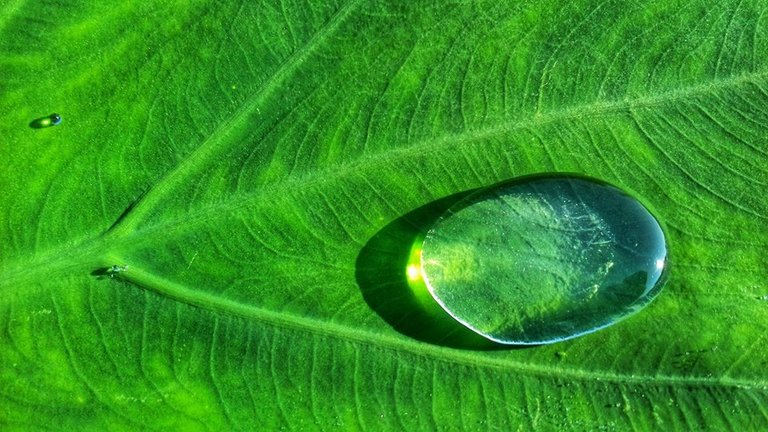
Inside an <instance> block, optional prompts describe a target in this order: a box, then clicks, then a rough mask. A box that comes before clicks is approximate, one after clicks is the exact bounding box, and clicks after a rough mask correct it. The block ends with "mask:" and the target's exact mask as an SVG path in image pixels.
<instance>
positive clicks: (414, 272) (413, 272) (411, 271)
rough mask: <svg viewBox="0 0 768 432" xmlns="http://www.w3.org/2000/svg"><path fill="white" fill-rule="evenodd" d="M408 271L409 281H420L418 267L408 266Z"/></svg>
mask: <svg viewBox="0 0 768 432" xmlns="http://www.w3.org/2000/svg"><path fill="white" fill-rule="evenodd" d="M401 268H402V267H401ZM406 271H407V272H408V280H411V281H415V280H419V268H418V267H416V266H415V265H413V264H411V265H409V266H408V269H407V270H406Z"/></svg>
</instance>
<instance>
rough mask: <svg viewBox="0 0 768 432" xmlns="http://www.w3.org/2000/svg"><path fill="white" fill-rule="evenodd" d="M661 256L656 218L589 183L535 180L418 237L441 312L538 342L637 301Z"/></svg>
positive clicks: (626, 310) (578, 330) (476, 200)
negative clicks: (422, 236)
mask: <svg viewBox="0 0 768 432" xmlns="http://www.w3.org/2000/svg"><path fill="white" fill-rule="evenodd" d="M666 257H667V247H666V244H665V239H664V233H663V232H662V230H661V227H660V226H659V223H658V222H657V221H656V219H655V218H654V217H653V216H652V215H651V214H650V212H649V211H648V210H647V209H646V208H645V207H643V205H642V204H640V203H639V202H638V201H637V200H636V199H634V198H632V197H631V196H629V195H628V194H626V193H624V192H623V191H621V190H619V189H617V188H615V187H613V186H610V185H607V184H605V183H602V182H598V181H595V180H590V179H586V178H577V177H566V176H557V177H546V178H542V177H539V178H532V179H528V180H523V181H513V182H505V183H501V184H498V185H494V186H491V187H489V188H485V189H482V190H480V191H478V192H476V193H474V194H471V195H469V196H468V197H466V198H464V199H463V200H461V201H460V202H458V203H457V204H456V205H454V206H453V207H451V208H450V209H449V210H448V211H447V212H446V213H445V214H444V215H442V216H441V217H440V219H438V220H437V221H436V222H435V224H434V225H433V226H432V227H431V229H430V230H429V231H428V232H427V234H426V236H425V237H424V240H423V243H422V245H421V251H420V271H421V277H422V278H423V281H424V283H426V286H427V288H428V290H429V292H430V293H431V294H432V296H433V297H434V299H435V300H437V302H438V303H439V304H440V305H441V306H442V307H443V309H445V310H446V311H447V312H448V313H449V314H451V315H452V316H453V317H454V318H456V319H457V320H458V321H459V322H461V323H462V324H464V325H465V326H467V327H469V328H470V329H472V330H474V331H475V332H477V333H479V334H480V335H482V336H485V337H486V338H488V339H491V340H494V341H496V342H500V343H505V344H523V345H526V344H544V343H552V342H557V341H561V340H565V339H570V338H573V337H576V336H579V335H583V334H586V333H591V332H594V331H596V330H599V329H601V328H604V327H606V326H609V325H611V324H614V323H616V322H617V321H619V320H620V319H622V318H625V317H627V316H628V315H630V314H632V313H634V312H637V311H638V310H640V309H641V308H643V307H644V306H645V305H647V304H648V303H649V302H650V301H651V300H652V299H653V298H654V297H655V296H656V295H657V294H658V293H659V291H660V289H661V286H662V282H663V279H664V278H663V277H662V274H663V273H664V270H665V266H666ZM411 271H412V270H411Z"/></svg>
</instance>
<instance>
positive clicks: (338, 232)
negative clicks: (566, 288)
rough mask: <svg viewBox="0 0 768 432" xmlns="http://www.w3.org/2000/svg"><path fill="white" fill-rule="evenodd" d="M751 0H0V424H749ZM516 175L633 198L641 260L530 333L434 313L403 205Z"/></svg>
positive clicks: (408, 208) (756, 37)
mask: <svg viewBox="0 0 768 432" xmlns="http://www.w3.org/2000/svg"><path fill="white" fill-rule="evenodd" d="M766 9H768V5H767V4H766V3H765V2H762V1H752V2H750V1H740V2H736V1H723V2H716V3H714V4H713V3H712V2H705V1H703V0H693V1H690V2H655V3H652V2H639V3H638V2H636V3H631V4H628V3H626V2H619V1H606V2H601V3H595V2H588V1H577V2H566V1H562V2H557V4H553V3H547V2H539V3H538V4H537V3H534V2H531V3H525V2H490V1H488V2H482V1H477V2H435V3H428V2H365V1H353V2H349V3H338V2H334V1H329V2H288V1H285V2H254V3H248V2H246V3H226V2H221V3H214V2H205V1H195V2H180V1H179V2H176V3H173V2H159V1H149V2H141V3H140V4H136V5H134V4H130V3H125V4H119V5H118V4H116V3H115V4H107V3H104V4H94V3H93V2H85V1H79V2H78V1H75V2H69V3H68V4H66V5H65V4H58V3H57V4H50V3H46V2H36V3H32V2H25V1H22V0H11V1H10V2H6V4H5V5H4V7H3V8H2V11H0V35H1V36H2V37H0V77H2V80H1V81H0V112H2V113H3V114H2V117H0V137H2V139H0V160H2V161H3V162H4V165H5V169H3V170H0V190H2V194H0V200H2V201H1V203H2V204H0V209H1V210H2V212H1V213H0V236H1V237H0V245H1V246H0V427H2V429H3V430H49V429H56V430H70V429H71V430H136V429H158V430H168V429H176V430H185V431H192V430H234V429H240V430H257V429H258V430H271V429H278V428H285V429H295V430H312V429H345V430H350V429H352V430H354V429H370V430H431V429H444V430H455V429H469V430H494V429H495V430H531V429H533V428H536V429H540V430H561V429H564V428H569V429H575V430H600V429H603V430H627V429H630V430H631V429H637V430H648V429H659V430H672V429H679V430H698V429H704V428H709V429H712V430H722V429H735V430H745V429H746V430H759V429H764V428H766V427H768V410H767V409H766V408H765V407H766V406H768V380H767V379H766V374H765V370H766V367H767V366H768V354H767V353H766V350H765V349H764V347H765V343H766V334H767V331H768V301H766V298H768V297H767V296H768V285H767V284H766V280H768V262H767V261H766V258H765V256H766V255H765V251H766V250H767V249H768V238H767V237H766V236H765V235H764V228H765V226H766V219H767V218H768V198H766V195H765V193H764V191H765V186H766V183H767V182H768V175H767V173H768V146H766V137H768V127H767V126H766V125H768V60H767V59H768V42H766V41H768V27H766V26H767V25H768V18H766ZM54 112H55V113H58V114H60V115H61V116H62V119H63V121H62V123H61V124H60V125H58V126H52V127H47V128H32V127H30V124H31V122H33V121H34V120H35V119H37V118H40V117H42V116H47V115H49V114H51V113H54ZM544 172H572V173H581V174H586V175H589V176H591V177H596V178H599V179H602V180H605V181H607V182H609V183H612V184H614V185H617V186H618V187H620V188H622V189H625V190H627V191H630V192H631V193H632V194H633V195H634V196H636V197H638V199H640V200H641V201H642V202H643V203H644V204H645V205H646V206H647V207H648V208H650V209H651V210H652V211H653V212H654V214H655V215H656V216H657V217H658V218H659V219H660V221H661V223H662V225H663V226H664V228H665V229H666V233H667V235H668V239H669V247H670V263H671V264H670V278H669V281H668V283H667V286H666V287H665V289H664V290H663V291H662V292H661V294H660V295H659V297H658V299H657V300H655V301H654V302H653V303H652V304H651V305H650V306H649V307H648V308H646V309H645V310H644V311H643V312H642V313H639V314H637V315H635V316H633V317H632V318H630V319H628V320H626V321H624V322H622V323H620V324H618V325H616V326H614V327H611V328H609V329H606V330H603V331H600V332H597V333H594V334H591V335H588V336H584V337H581V338H577V339H574V340H571V341H567V342H563V343H559V344H554V345H551V346H540V347H534V348H528V349H507V348H500V349H499V348H495V347H488V346H484V345H480V344H475V343H474V342H472V343H464V342H462V341H467V340H468V339H466V338H464V337H463V336H456V335H452V334H447V333H446V332H451V331H453V330H455V329H453V330H452V329H450V325H448V324H445V323H444V322H442V321H441V319H442V318H441V317H440V316H439V315H435V314H434V313H433V312H431V311H430V310H429V308H430V306H428V305H427V306H423V307H421V309H420V307H419V306H418V301H416V300H418V299H416V298H415V297H414V294H413V293H411V292H409V291H407V290H405V289H403V288H402V279H403V277H404V272H405V266H404V264H403V265H401V264H402V263H403V262H405V261H407V252H403V251H404V250H407V249H408V248H409V247H410V244H407V241H409V239H410V240H412V239H413V235H412V234H413V232H412V231H413V228H410V231H409V228H408V222H409V221H410V220H411V219H409V217H414V214H421V213H419V212H422V213H424V212H426V213H430V212H431V213H435V212H437V209H439V206H437V207H435V205H436V204H435V202H438V203H441V202H442V201H438V200H440V199H441V198H444V197H455V196H456V194H459V193H461V192H465V191H468V190H472V189H474V188H477V187H481V186H484V185H489V184H493V183H495V182H498V181H501V180H504V179H508V178H512V177H517V176H522V175H527V174H535V173H544ZM425 209H426V210H425ZM414 212H416V213H414ZM409 215H410V216H409ZM404 217H405V218H404ZM424 220H426V219H419V220H418V221H416V222H413V224H412V225H414V226H417V227H418V226H419V223H422V222H423V221H424ZM382 245H383V246H382ZM401 258H403V259H404V260H405V261H403V260H401ZM113 265H116V266H127V267H126V268H125V270H124V271H118V270H111V266H113ZM117 269H122V267H117ZM111 276H114V277H111ZM438 322H439V324H438ZM444 324H445V325H444ZM449 324H450V323H449ZM446 328H447V330H446Z"/></svg>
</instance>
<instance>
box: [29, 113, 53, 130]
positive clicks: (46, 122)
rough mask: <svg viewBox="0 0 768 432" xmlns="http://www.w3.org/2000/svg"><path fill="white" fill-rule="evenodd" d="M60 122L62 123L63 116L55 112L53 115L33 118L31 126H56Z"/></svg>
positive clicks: (37, 127)
mask: <svg viewBox="0 0 768 432" xmlns="http://www.w3.org/2000/svg"><path fill="white" fill-rule="evenodd" d="M60 123H61V116H60V115H59V114H56V113H53V114H51V115H47V116H44V117H39V118H36V119H34V120H32V121H31V122H30V123H29V127H31V128H33V129H42V128H47V127H51V126H56V125H58V124H60Z"/></svg>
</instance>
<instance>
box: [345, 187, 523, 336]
mask: <svg viewBox="0 0 768 432" xmlns="http://www.w3.org/2000/svg"><path fill="white" fill-rule="evenodd" d="M473 192H475V190H470V191H465V192H461V193H458V194H454V195H451V196H448V197H446V198H443V199H440V200H437V201H434V202H432V203H429V204H427V205H425V206H423V207H420V208H418V209H416V210H413V211H412V212H410V213H408V214H406V215H404V216H402V217H400V218H398V219H396V220H394V221H393V222H391V223H390V224H389V225H387V226H385V227H384V228H383V229H382V230H380V231H379V232H378V233H377V234H376V235H374V236H373V237H372V238H371V239H370V240H369V241H368V243H366V245H365V246H364V247H363V249H362V251H361V252H360V254H359V255H358V258H357V263H356V278H357V282H358V285H359V286H360V289H361V290H362V294H363V298H364V299H365V301H366V302H367V303H368V305H369V306H370V307H371V308H372V309H373V310H374V311H376V313H378V314H379V315H380V316H381V317H382V318H383V319H384V320H385V321H386V322H387V323H388V324H389V325H391V326H392V327H393V328H394V329H395V330H397V331H398V332H400V333H402V334H403V335H406V336H408V337H411V338H414V339H417V340H420V341H423V342H427V343H431V344H435V345H441V346H447V347H453V348H463V349H475V350H495V349H507V350H508V349H513V348H517V347H513V346H509V345H501V344H497V343H495V342H492V341H490V340H488V339H486V338H484V337H482V336H480V335H478V334H477V333H475V332H473V331H472V330H470V329H468V328H467V327H465V326H463V325H462V324H461V323H459V322H458V321H456V320H455V319H454V318H453V317H451V316H450V315H449V314H448V313H447V312H446V311H445V310H443V309H442V308H441V307H440V305H439V304H438V303H437V302H436V301H434V299H432V297H431V295H430V294H429V292H428V291H427V289H426V286H424V284H423V283H413V282H411V283H409V274H408V267H409V263H412V260H411V255H412V253H411V252H412V248H413V245H414V243H415V242H420V240H421V239H422V238H423V236H424V234H425V233H426V232H427V231H428V230H429V228H430V227H431V226H432V224H433V223H434V222H435V221H436V220H437V219H438V218H439V217H440V216H441V215H442V214H443V213H444V212H445V211H446V210H447V209H448V208H449V207H451V206H452V205H454V204H455V203H457V202H458V201H460V200H461V199H463V198H464V197H466V196H467V195H469V194H471V193H473ZM412 279H413V278H412Z"/></svg>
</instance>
